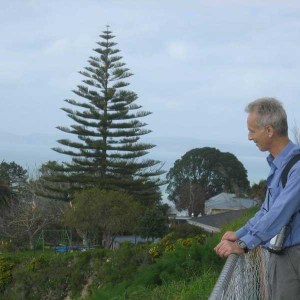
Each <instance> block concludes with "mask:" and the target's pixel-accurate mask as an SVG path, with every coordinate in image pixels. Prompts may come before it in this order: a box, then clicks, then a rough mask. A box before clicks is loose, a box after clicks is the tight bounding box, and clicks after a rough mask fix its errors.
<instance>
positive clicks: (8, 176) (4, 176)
mask: <svg viewBox="0 0 300 300" xmlns="http://www.w3.org/2000/svg"><path fill="white" fill-rule="evenodd" d="M27 182H28V175H27V170H25V169H24V168H23V167H22V166H20V165H18V164H16V163H15V162H10V163H8V162H5V161H2V162H1V164H0V188H1V190H2V194H5V193H6V195H8V193H9V191H10V193H11V195H12V196H15V197H16V196H20V195H21V194H22V193H24V192H25V190H26V185H27Z"/></svg>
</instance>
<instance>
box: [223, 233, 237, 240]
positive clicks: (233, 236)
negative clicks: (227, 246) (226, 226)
mask: <svg viewBox="0 0 300 300" xmlns="http://www.w3.org/2000/svg"><path fill="white" fill-rule="evenodd" d="M223 240H228V241H231V242H235V241H236V240H237V236H236V233H235V232H234V231H226V232H225V233H224V235H223V236H222V241H223Z"/></svg>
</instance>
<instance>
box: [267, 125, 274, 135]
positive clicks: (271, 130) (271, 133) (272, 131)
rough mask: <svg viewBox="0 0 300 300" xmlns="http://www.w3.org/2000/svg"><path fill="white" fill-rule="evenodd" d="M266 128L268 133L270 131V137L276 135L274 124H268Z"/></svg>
mask: <svg viewBox="0 0 300 300" xmlns="http://www.w3.org/2000/svg"><path fill="white" fill-rule="evenodd" d="M266 130H267V133H268V137H269V138H271V137H273V136H274V133H275V131H274V128H273V126H271V125H267V126H266Z"/></svg>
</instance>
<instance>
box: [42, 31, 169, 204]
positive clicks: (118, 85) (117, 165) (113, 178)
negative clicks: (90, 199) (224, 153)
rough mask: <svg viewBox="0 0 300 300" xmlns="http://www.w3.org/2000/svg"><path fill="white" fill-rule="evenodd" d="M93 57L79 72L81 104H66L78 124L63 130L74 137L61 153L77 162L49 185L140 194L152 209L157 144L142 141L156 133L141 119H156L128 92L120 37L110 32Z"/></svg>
mask: <svg viewBox="0 0 300 300" xmlns="http://www.w3.org/2000/svg"><path fill="white" fill-rule="evenodd" d="M100 38H101V40H100V41H99V42H98V43H97V44H98V48H96V49H94V51H95V53H96V56H92V57H90V59H89V61H88V63H89V66H88V67H86V68H85V70H84V71H82V72H79V73H80V74H81V75H82V76H84V77H85V79H84V80H83V84H82V85H79V86H78V87H77V89H76V90H74V91H73V92H74V93H75V94H76V95H77V96H78V97H79V99H81V100H74V99H66V100H65V101H66V102H67V103H68V104H69V105H72V106H73V107H76V108H77V109H76V110H75V109H71V108H62V110H63V111H65V112H66V113H67V115H68V117H70V118H71V119H72V121H74V122H75V124H73V125H71V126H70V127H63V126H59V127H58V129H60V130H61V131H63V132H65V133H67V134H71V135H72V136H73V137H74V138H73V139H72V140H71V139H61V140H59V141H58V142H59V143H60V144H61V147H56V148H54V150H55V151H57V152H59V153H62V154H65V155H68V156H69V157H71V162H65V163H63V165H60V166H52V169H53V170H54V171H57V172H60V175H59V176H48V178H47V179H48V180H50V181H51V180H52V181H61V182H67V183H69V184H70V186H71V189H82V188H90V187H93V186H100V187H101V188H103V189H110V190H118V191H121V192H127V193H131V194H133V195H136V196H137V197H138V199H141V201H144V204H149V203H152V202H154V201H158V200H159V199H160V191H159V188H158V186H159V185H160V184H161V181H160V179H159V175H161V174H162V173H164V172H162V171H161V170H160V168H159V163H160V162H159V161H157V160H153V159H149V158H143V157H145V156H146V155H147V154H148V153H149V150H150V149H151V148H153V147H154V145H152V144H148V143H144V142H142V141H140V138H141V136H143V135H145V134H148V133H150V130H148V129H145V126H146V125H147V124H146V123H144V122H142V121H140V119H141V118H143V117H146V116H148V115H149V114H150V112H148V111H141V110H140V108H141V106H140V105H138V104H136V100H137V98H138V97H137V95H136V94H135V93H134V92H132V91H130V90H127V89H126V87H127V86H128V85H129V83H128V82H125V81H124V80H125V79H126V78H128V77H130V76H131V75H132V73H130V72H129V69H128V68H127V67H126V66H125V63H124V62H122V57H121V56H120V55H119V52H120V51H119V50H118V49H116V48H115V46H116V43H115V42H114V41H113V39H114V36H113V35H112V32H111V31H109V30H108V28H107V30H106V31H104V32H103V34H101V35H100Z"/></svg>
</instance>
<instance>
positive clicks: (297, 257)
mask: <svg viewBox="0 0 300 300" xmlns="http://www.w3.org/2000/svg"><path fill="white" fill-rule="evenodd" d="M246 112H247V113H248V119H247V125H248V131H249V133H248V138H249V140H250V141H253V142H254V143H255V144H256V146H257V147H258V148H259V150H260V151H268V152H269V156H268V157H267V161H268V164H269V166H270V173H269V176H268V178H267V194H266V198H265V201H264V203H263V204H262V207H261V208H260V210H259V211H258V212H257V213H256V214H255V216H254V217H253V218H251V219H250V220H249V221H248V222H247V223H246V224H245V225H244V226H243V227H242V228H240V229H239V230H238V231H236V232H233V231H228V232H226V233H225V234H224V235H223V237H222V240H221V242H220V243H219V244H218V245H217V246H216V247H215V251H216V253H217V254H218V255H220V256H222V257H227V256H228V255H230V254H232V253H236V254H243V253H245V252H247V251H248V250H251V249H254V248H255V247H257V246H258V245H262V246H263V247H265V248H267V249H268V250H269V251H270V252H271V253H270V261H269V278H268V279H269V295H270V299H272V300H277V299H285V300H286V299H288V300H295V299H300V161H299V160H298V159H299V158H298V157H297V155H299V154H300V147H299V146H297V145H295V144H293V143H292V142H291V141H290V140H289V138H288V125H287V116H286V112H285V110H284V108H283V106H282V104H281V103H280V102H279V101H278V100H276V99H274V98H261V99H257V100H256V101H253V102H251V103H250V104H249V105H248V106H247V108H246ZM294 157H295V158H294ZM293 158H294V159H293ZM291 160H293V162H292V163H289V162H290V161H291ZM288 163H289V165H290V170H287V167H286V166H287V164H288ZM285 168H286V169H285ZM284 170H285V172H288V174H287V180H286V184H283V181H282V177H283V176H282V173H283V171H284Z"/></svg>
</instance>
